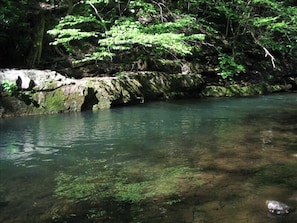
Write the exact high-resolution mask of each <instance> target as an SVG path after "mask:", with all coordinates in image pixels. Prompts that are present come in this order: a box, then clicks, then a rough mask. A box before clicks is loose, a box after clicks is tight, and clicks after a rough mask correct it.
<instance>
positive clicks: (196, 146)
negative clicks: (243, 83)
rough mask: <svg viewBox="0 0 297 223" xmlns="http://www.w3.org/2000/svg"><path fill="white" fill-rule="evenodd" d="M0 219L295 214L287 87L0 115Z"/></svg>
mask: <svg viewBox="0 0 297 223" xmlns="http://www.w3.org/2000/svg"><path fill="white" fill-rule="evenodd" d="M0 162H1V163H0V179H1V181H0V222H3V223H19V222H20V223H21V222H22V223H23V222H24V223H28V222H29V223H30V222H32V223H33V222H36V223H37V222H38V223H43V222H74V223H76V222H80V223H81V222H82V223H84V222H108V223H109V222H119V223H120V222H123V223H124V222H139V223H141V222H143V223H146V222H147V223H158V222H160V223H182V222H183V223H202V222H203V223H217V222H220V223H266V222H270V223H280V222H286V223H296V222H297V214H296V212H297V211H296V210H295V211H293V212H292V213H290V214H288V215H286V216H278V215H274V214H270V213H269V212H268V210H267V207H266V204H265V201H266V200H278V201H281V202H284V203H286V204H288V205H290V206H292V207H295V208H296V207H297V94H296V93H292V94H274V95H266V96H257V97H243V98H204V99H195V100H194V99H192V100H176V101H175V100H174V101H163V102H152V103H145V104H142V105H137V106H129V107H119V108H114V109H111V110H103V111H99V112H83V113H72V114H59V115H48V116H32V117H19V118H9V119H1V120H0Z"/></svg>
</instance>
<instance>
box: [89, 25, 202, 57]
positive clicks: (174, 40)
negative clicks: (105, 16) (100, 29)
mask: <svg viewBox="0 0 297 223" xmlns="http://www.w3.org/2000/svg"><path fill="white" fill-rule="evenodd" d="M166 26H167V24H166V25H164V26H161V25H158V30H159V33H155V34H151V33H152V29H154V28H157V27H151V28H149V29H148V28H143V27H142V25H141V24H140V22H133V21H129V20H124V21H118V22H116V23H115V25H114V26H113V27H111V29H110V30H109V31H107V32H106V33H105V34H104V37H105V38H103V39H100V40H99V46H100V48H98V49H100V50H101V51H98V52H95V53H94V54H92V55H89V56H87V57H86V58H85V59H83V61H87V60H102V59H104V57H106V56H107V57H112V56H113V55H115V53H116V52H119V51H127V50H132V48H135V47H142V48H145V49H146V50H147V51H151V52H152V53H153V54H160V55H164V54H167V53H170V54H174V55H181V56H184V55H187V54H191V50H192V46H191V45H190V44H188V43H187V41H188V40H203V39H204V35H202V34H194V35H191V36H185V34H183V33H172V32H170V33H168V32H165V33H162V32H161V30H162V31H163V32H164V31H165V30H166ZM167 27H168V26H167ZM171 28H173V27H171ZM146 31H148V32H146Z"/></svg>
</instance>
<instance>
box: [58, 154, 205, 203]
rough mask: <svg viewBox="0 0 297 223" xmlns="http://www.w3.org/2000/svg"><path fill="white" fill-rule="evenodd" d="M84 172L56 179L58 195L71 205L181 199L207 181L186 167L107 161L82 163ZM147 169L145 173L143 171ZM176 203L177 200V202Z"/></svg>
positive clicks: (60, 174) (196, 171) (77, 171)
mask: <svg viewBox="0 0 297 223" xmlns="http://www.w3.org/2000/svg"><path fill="white" fill-rule="evenodd" d="M82 166H84V170H85V171H84V172H81V171H80V170H81V169H80V170H79V169H76V170H71V172H72V173H75V174H69V173H64V172H60V173H59V174H58V176H57V177H56V182H57V187H56V190H55V195H56V197H58V198H61V199H65V200H66V201H69V202H81V201H86V202H90V203H98V202H101V201H104V200H105V201H106V200H113V201H115V202H129V203H139V202H143V201H145V200H149V199H164V202H165V201H166V198H170V197H177V196H180V195H182V193H183V192H186V191H187V190H188V188H189V187H191V188H193V187H199V186H201V185H202V184H203V183H204V181H203V180H201V179H200V178H199V170H197V169H194V168H189V167H184V166H175V167H165V168H160V167H159V166H157V165H156V166H145V167H144V166H140V164H139V163H134V165H131V163H127V162H123V163H117V164H109V163H107V161H106V160H93V161H90V160H88V161H84V162H81V163H80V164H79V165H78V167H77V168H81V167H82ZM143 168H144V169H145V171H143ZM175 201H176V199H175Z"/></svg>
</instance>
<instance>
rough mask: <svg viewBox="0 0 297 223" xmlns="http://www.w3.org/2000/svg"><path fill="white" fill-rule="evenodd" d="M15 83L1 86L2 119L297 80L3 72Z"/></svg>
mask: <svg viewBox="0 0 297 223" xmlns="http://www.w3.org/2000/svg"><path fill="white" fill-rule="evenodd" d="M3 81H9V82H10V83H15V84H16V86H17V89H16V90H14V91H13V92H10V93H8V92H5V90H4V89H2V90H1V97H0V117H1V118H5V117H14V116H24V115H37V114H54V113H65V112H80V111H86V110H94V111H96V110H100V109H109V108H112V107H115V106H123V105H131V104H141V103H145V102H149V101H155V100H166V99H176V98H197V97H222V96H250V95H262V94H268V93H274V92H283V91H294V90H296V86H297V78H296V77H293V76H292V77H291V76H286V77H284V78H283V79H279V80H278V81H275V80H274V81H273V82H272V81H266V80H263V81H261V82H258V83H249V82H242V81H240V82H237V83H233V84H228V85H222V84H219V83H215V82H210V81H209V80H207V79H206V78H205V77H203V75H201V74H196V73H190V74H182V73H178V74H168V73H165V72H153V71H150V72H149V71H145V72H123V73H120V74H119V75H117V76H115V77H85V78H82V79H72V78H67V77H65V76H63V75H61V74H60V73H58V72H56V71H51V70H13V69H11V70H1V71H0V83H3Z"/></svg>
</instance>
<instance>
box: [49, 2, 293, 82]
mask: <svg viewBox="0 0 297 223" xmlns="http://www.w3.org/2000/svg"><path fill="white" fill-rule="evenodd" d="M75 7H76V8H80V9H81V10H76V11H75V10H73V14H71V15H68V16H66V17H64V18H62V19H61V20H60V22H59V24H58V25H57V26H56V27H55V28H54V29H52V30H50V31H49V33H50V34H51V35H54V36H55V41H54V42H53V43H52V44H55V45H63V46H64V47H65V48H66V49H67V51H68V52H70V53H73V52H75V51H79V52H80V56H79V57H76V58H75V59H78V60H77V62H86V61H92V60H109V59H112V58H113V57H114V56H118V55H120V56H123V55H125V57H128V58H129V57H131V56H132V57H136V58H137V57H140V58H143V57H150V58H154V59H159V58H169V57H175V58H176V57H184V56H188V55H191V54H192V53H193V52H194V49H196V48H199V46H200V45H201V41H205V40H206V38H205V37H211V38H213V37H215V38H218V37H219V36H224V39H226V40H227V41H228V43H229V45H230V46H231V47H232V51H233V53H232V54H233V55H243V54H244V52H243V50H242V45H244V44H245V41H251V39H252V41H254V43H253V44H254V47H253V48H252V49H250V50H252V51H255V52H256V51H258V52H261V53H263V54H264V55H266V56H267V55H268V56H269V59H270V60H271V62H272V64H273V66H274V65H275V64H274V60H276V58H274V56H273V53H275V52H276V51H278V52H279V53H280V54H283V55H290V56H291V57H293V56H294V55H295V56H297V55H296V52H297V37H296V36H297V20H296V18H297V8H296V6H295V5H294V4H293V3H291V2H290V1H276V0H253V1H243V0H234V1H227V2H226V1H223V0H218V1H207V0H199V1H198V0H191V1H178V2H166V1H165V2H159V1H146V0H141V1H127V2H126V1H125V2H122V1H109V0H88V1H80V2H78V3H77V4H76V5H75ZM201 31H202V32H203V33H204V34H200V33H201ZM219 38H220V37H219ZM95 40H96V41H95ZM81 42H83V43H85V44H81V46H80V47H79V49H77V46H78V45H79V43H81ZM216 44H217V43H216ZM86 45H88V46H89V47H85V46H86ZM209 45H212V43H210V44H209ZM214 47H216V48H218V47H224V46H218V45H214ZM279 53H278V54H279ZM134 59H135V58H134ZM235 59H236V58H231V57H227V56H226V55H220V58H219V61H220V68H219V69H220V70H219V72H220V75H221V76H222V77H223V78H225V79H229V77H230V78H232V76H233V75H235V74H237V73H239V72H244V68H243V67H242V66H241V65H238V64H236V63H235V62H234V60H235ZM132 60H133V59H132Z"/></svg>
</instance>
